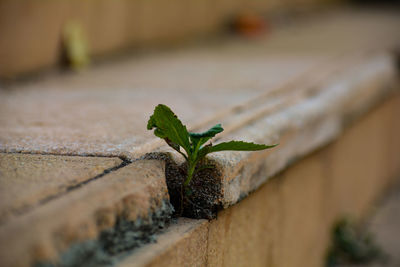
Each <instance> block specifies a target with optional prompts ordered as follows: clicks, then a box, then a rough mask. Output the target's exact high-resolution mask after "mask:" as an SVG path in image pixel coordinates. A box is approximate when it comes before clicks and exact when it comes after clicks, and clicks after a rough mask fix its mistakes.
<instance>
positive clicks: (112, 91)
mask: <svg viewBox="0 0 400 267" xmlns="http://www.w3.org/2000/svg"><path fill="white" fill-rule="evenodd" d="M251 49H252V46H245V48H240V49H230V50H231V51H222V49H213V50H211V49H210V50H208V51H203V52H201V51H200V52H199V51H196V52H188V53H180V54H179V53H178V54H173V55H168V56H165V57H161V58H153V59H146V60H140V61H139V62H134V61H133V62H126V63H121V64H119V65H116V66H111V67H104V68H99V69H96V70H93V71H90V72H88V73H85V74H83V75H81V76H70V77H67V76H66V77H58V78H57V79H50V81H47V82H46V81H43V82H38V83H37V84H33V85H30V86H26V87H24V88H20V89H21V90H9V91H0V125H1V126H0V150H2V151H7V152H9V151H11V152H12V151H28V152H40V153H43V152H45V153H56V154H73V155H88V154H90V155H102V156H128V157H130V158H135V157H138V156H140V155H142V154H143V153H146V152H150V151H151V150H152V149H154V148H155V147H157V146H160V144H162V143H160V142H158V141H156V140H155V138H154V136H153V135H152V134H151V132H149V131H147V130H146V123H147V120H148V118H149V116H150V114H152V112H153V109H154V107H155V106H156V105H157V104H159V103H164V104H167V105H169V106H171V108H172V109H173V110H174V111H175V112H176V113H177V114H179V117H180V118H181V119H182V120H183V121H184V122H185V123H187V124H188V125H189V126H190V127H193V126H196V125H197V124H199V123H200V122H203V121H204V120H207V119H208V118H210V117H215V116H216V115H218V114H219V113H221V112H225V113H226V111H227V110H228V111H229V110H230V109H231V108H232V107H234V106H236V105H238V104H241V103H242V102H243V101H247V100H250V99H254V98H256V97H257V96H258V95H259V94H260V93H262V92H263V91H264V90H268V89H269V88H274V87H277V86H281V84H282V83H286V81H287V80H290V79H291V78H294V77H295V76H298V75H300V74H301V73H303V72H305V70H308V69H309V68H311V67H312V66H315V64H316V63H317V62H320V61H321V60H323V59H326V58H327V56H321V57H319V56H317V55H316V56H312V57H307V56H304V55H298V56H296V55H294V56H293V57H287V56H285V55H283V56H282V57H281V56H279V55H271V54H266V55H262V56H259V55H254V52H253V51H251ZM243 50H244V51H243ZM246 50H247V51H246ZM240 51H242V52H240ZM155 77H156V78H155ZM226 77H230V78H229V79H227V78H226ZM16 89H17V88H16ZM228 95H229V97H227V96H228ZM154 142H155V144H154Z"/></svg>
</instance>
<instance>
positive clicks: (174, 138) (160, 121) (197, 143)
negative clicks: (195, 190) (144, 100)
mask: <svg viewBox="0 0 400 267" xmlns="http://www.w3.org/2000/svg"><path fill="white" fill-rule="evenodd" d="M153 128H155V130H154V134H155V135H156V136H157V137H159V138H161V139H164V140H165V142H166V143H167V144H168V145H169V146H170V147H172V148H173V149H174V150H176V151H177V152H178V153H180V154H181V155H182V156H183V157H184V158H185V159H186V162H187V176H186V179H185V181H184V183H183V186H184V189H185V193H186V194H190V191H189V190H188V186H189V184H190V181H191V180H192V178H193V175H194V174H195V172H196V171H199V170H201V169H204V168H209V167H210V166H207V165H203V166H198V165H199V163H200V162H201V161H202V160H203V159H204V158H205V156H206V155H207V154H209V153H213V152H218V151H226V150H236V151H255V150H263V149H268V148H272V147H275V146H276V145H269V146H268V145H263V144H254V143H248V142H243V141H230V142H223V143H219V144H217V145H213V144H212V143H211V142H208V141H209V140H210V139H211V138H213V137H214V136H215V135H216V134H218V133H220V132H222V131H223V130H224V129H223V128H222V127H221V124H217V125H215V126H213V127H211V128H210V129H208V130H207V131H205V132H202V133H191V132H188V130H187V129H186V126H185V125H183V124H182V122H181V121H180V120H179V119H178V117H177V116H176V115H175V114H174V113H173V112H172V110H171V109H170V108H169V107H167V106H166V105H162V104H159V105H157V106H156V108H155V109H154V113H153V115H151V117H150V119H149V121H148V123H147V129H148V130H152V129H153ZM181 148H182V149H183V150H184V151H182V150H181ZM184 152H185V153H184Z"/></svg>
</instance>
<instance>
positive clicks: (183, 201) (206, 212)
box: [145, 153, 222, 219]
mask: <svg viewBox="0 0 400 267" xmlns="http://www.w3.org/2000/svg"><path fill="white" fill-rule="evenodd" d="M145 158H146V159H161V160H164V161H165V163H166V166H165V176H166V179H167V187H168V192H169V195H170V202H171V204H172V205H173V206H174V208H175V213H174V216H175V217H181V216H183V217H188V218H193V219H213V218H215V217H216V216H217V212H218V211H219V210H220V209H222V205H221V204H220V203H221V201H220V200H221V198H222V192H221V191H222V185H221V179H220V177H221V172H220V171H219V168H218V165H217V164H216V163H215V162H213V161H211V160H209V159H205V160H204V161H203V162H201V163H199V166H198V167H201V166H209V168H204V169H201V170H199V171H196V172H195V174H194V176H193V178H192V181H191V182H190V184H189V187H188V188H187V189H186V190H185V188H184V187H183V183H184V181H185V179H186V173H187V172H186V170H187V165H186V163H182V164H177V163H175V162H174V161H173V160H172V158H171V156H170V155H169V154H167V153H150V154H147V155H146V156H145Z"/></svg>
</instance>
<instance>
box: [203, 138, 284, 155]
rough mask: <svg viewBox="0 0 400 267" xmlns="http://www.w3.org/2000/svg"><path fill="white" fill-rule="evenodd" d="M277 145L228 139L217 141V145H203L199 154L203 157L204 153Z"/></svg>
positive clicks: (266, 147) (262, 148) (265, 147)
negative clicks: (226, 140)
mask: <svg viewBox="0 0 400 267" xmlns="http://www.w3.org/2000/svg"><path fill="white" fill-rule="evenodd" d="M277 145H278V144H275V145H270V146H267V145H263V144H254V143H249V142H243V141H230V142H224V143H219V144H218V145H215V146H205V147H203V148H202V149H201V150H200V152H199V156H201V157H204V156H205V155H207V154H209V153H213V152H218V151H227V150H231V151H257V150H264V149H268V148H273V147H275V146H277Z"/></svg>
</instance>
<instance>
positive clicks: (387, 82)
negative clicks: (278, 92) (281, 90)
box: [210, 55, 396, 207]
mask: <svg viewBox="0 0 400 267" xmlns="http://www.w3.org/2000/svg"><path fill="white" fill-rule="evenodd" d="M350 66H351V65H350ZM395 78H396V68H395V63H394V62H393V60H392V59H391V58H390V57H388V56H385V55H383V56H376V57H373V58H371V59H368V60H365V59H364V60H361V62H358V63H356V64H355V65H353V66H351V67H349V68H348V69H342V71H341V72H337V73H336V75H335V76H334V79H332V80H329V79H325V80H324V82H323V83H322V84H318V85H317V86H315V87H312V86H307V85H305V88H306V90H305V92H302V90H300V89H301V88H296V90H293V91H291V95H289V94H288V95H285V99H286V100H289V101H288V102H287V104H285V105H281V106H279V105H278V107H277V108H275V109H270V110H269V112H266V113H264V116H259V117H257V115H258V114H257V112H254V113H252V114H251V115H250V118H248V119H247V120H249V121H250V122H251V124H250V123H249V124H244V125H243V126H242V127H240V128H238V129H237V130H234V131H232V132H229V131H228V132H227V133H225V135H222V139H221V140H222V141H223V140H230V139H235V140H238V139H239V140H249V141H256V142H260V143H267V144H273V143H280V145H279V146H278V147H277V148H275V149H273V150H270V151H265V152H253V153H248V152H223V153H218V154H214V155H211V156H210V158H212V159H214V160H216V161H217V162H218V163H219V164H220V165H221V166H222V167H221V169H222V172H223V174H222V177H221V182H222V189H221V191H222V192H223V194H224V195H223V197H222V199H221V203H222V204H223V205H224V206H225V207H226V206H229V205H232V204H234V203H236V202H237V201H238V200H240V199H241V198H243V197H244V196H246V195H247V194H248V193H249V192H251V191H253V190H255V189H256V188H257V187H258V186H260V184H262V183H263V182H265V180H266V179H267V178H268V177H272V176H273V175H274V174H276V173H278V172H279V171H281V170H283V169H284V168H285V167H287V166H288V165H290V164H291V163H293V162H294V161H295V160H296V159H299V158H300V157H302V156H304V155H305V154H307V153H309V152H311V151H313V150H315V149H317V148H318V147H321V146H322V145H324V144H326V143H328V142H330V141H332V140H334V139H335V138H336V137H337V136H339V134H340V132H341V131H342V130H343V129H344V127H345V126H346V124H348V121H351V120H354V117H357V116H359V115H360V114H361V113H363V112H365V111H366V110H368V109H369V108H370V107H371V105H373V104H374V103H375V102H376V101H378V100H379V99H380V98H381V97H382V96H384V95H386V94H387V91H388V89H390V86H393V85H394V82H395ZM310 88H311V89H310ZM310 90H311V91H310ZM297 93H299V95H297V96H296V94H297ZM302 93H303V95H302ZM290 100H292V101H290ZM264 105H265V106H267V107H268V102H266V103H263V102H261V103H260V106H264ZM254 114H255V115H256V116H254ZM252 116H254V117H253V120H252ZM239 118H240V117H239ZM232 120H233V121H236V122H237V121H238V120H239V119H237V120H235V119H234V118H233V119H232ZM228 127H229V126H228Z"/></svg>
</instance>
